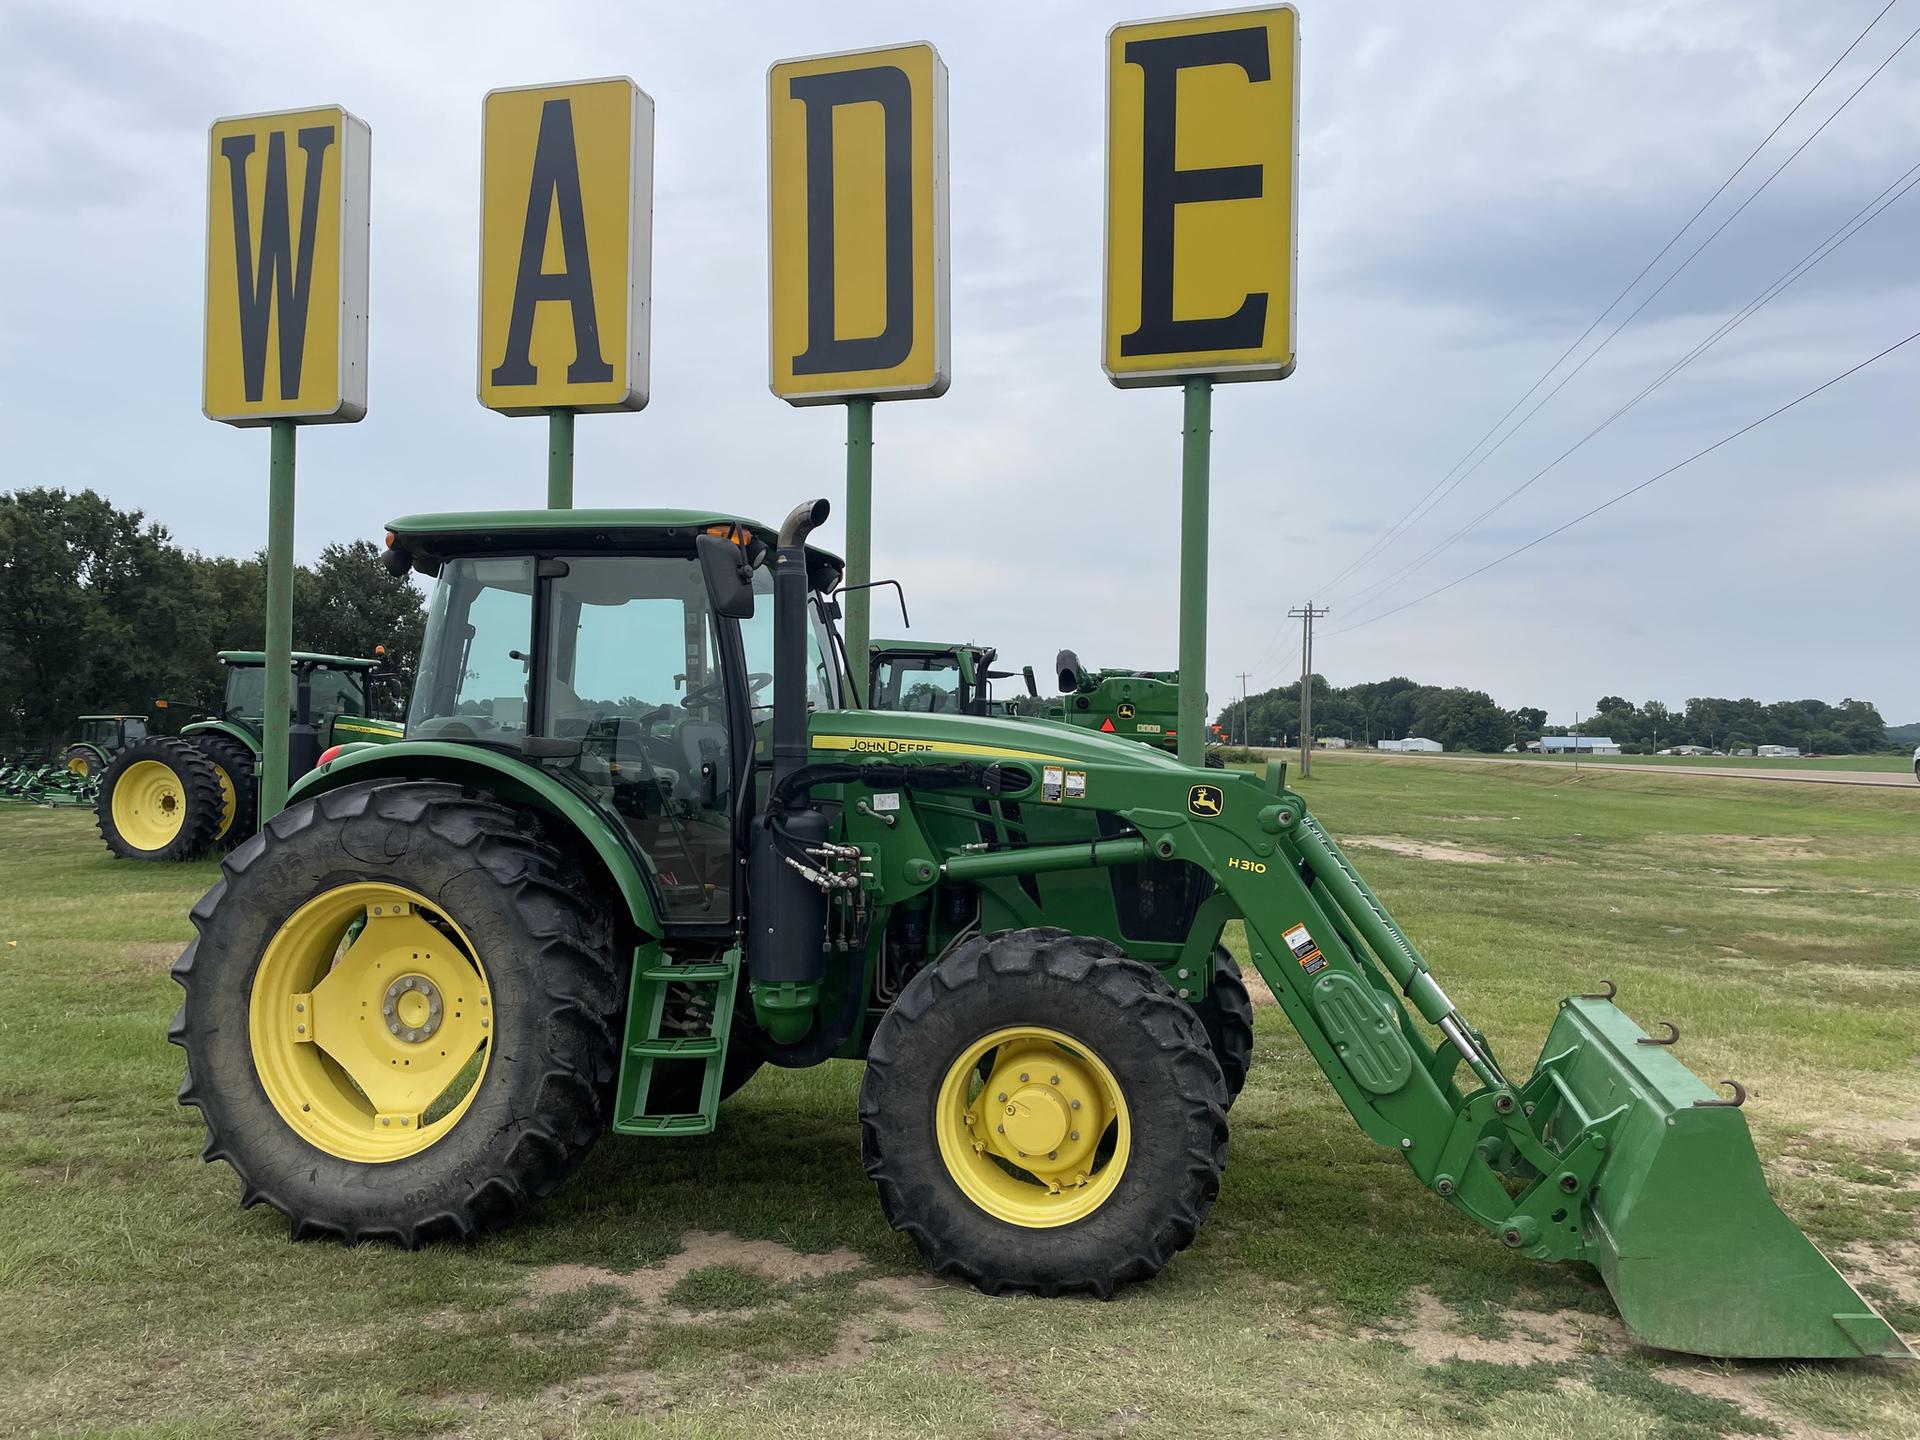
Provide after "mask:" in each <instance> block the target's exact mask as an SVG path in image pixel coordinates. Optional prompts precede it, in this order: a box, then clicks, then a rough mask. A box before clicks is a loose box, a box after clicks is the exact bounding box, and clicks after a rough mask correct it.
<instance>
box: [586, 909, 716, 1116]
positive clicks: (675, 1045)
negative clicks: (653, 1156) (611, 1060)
mask: <svg viewBox="0 0 1920 1440" xmlns="http://www.w3.org/2000/svg"><path fill="white" fill-rule="evenodd" d="M650 948H651V947H650ZM739 978H740V952H739V951H738V950H737V949H736V950H728V951H726V952H725V953H724V954H723V955H722V956H721V957H720V958H719V959H718V960H715V961H711V962H707V963H703V964H674V963H672V962H671V961H668V960H666V959H665V958H664V957H662V956H661V955H660V954H659V952H658V951H657V950H656V951H653V952H652V954H651V955H650V956H647V957H645V958H642V957H636V961H635V964H634V969H633V988H632V991H631V992H630V994H629V997H628V1001H627V1014H628V1015H629V1016H634V1017H643V1018H644V1019H645V1022H646V1028H645V1030H644V1031H642V1032H640V1033H642V1034H643V1035H644V1036H645V1038H644V1039H641V1040H637V1041H635V1042H634V1043H632V1044H630V1045H628V1046H627V1048H626V1052H625V1053H624V1054H623V1055H622V1056H621V1057H620V1082H619V1085H618V1087H617V1089H616V1091H615V1100H614V1112H613V1128H614V1130H615V1132H616V1133H618V1134H621V1135H709V1134H712V1133H713V1126H714V1116H715V1115H716V1114H717V1113H718V1112H719V1109H720V1081H721V1077H722V1076H723V1075H724V1074H725V1072H726V1066H727V1037H728V1035H729V1034H730V1033H731V1030H732V1027H733V1003H734V997H735V995H736V993H737V992H738V989H739ZM675 985H684V986H690V987H692V988H693V989H694V990H696V991H699V990H711V991H712V992H713V1006H712V1009H711V1010H710V1011H709V1012H708V1014H709V1015H710V1017H711V1020H710V1027H711V1028H710V1029H709V1030H708V1031H707V1032H706V1033H705V1034H700V1033H697V1032H695V1033H673V1034H663V1033H662V1032H661V1023H662V1021H663V1020H664V1019H665V1016H666V1008H667V992H668V990H669V989H671V988H672V987H673V986H675ZM630 1033H631V1031H630ZM662 1061H667V1062H670V1063H674V1064H683V1065H699V1066H701V1067H702V1073H701V1080H700V1108H699V1109H698V1110H696V1111H677V1112H675V1111H659V1110H649V1109H648V1108H647V1102H648V1099H649V1098H650V1092H651V1091H652V1089H653V1079H654V1068H655V1066H657V1065H658V1064H660V1063H661V1062H662Z"/></svg>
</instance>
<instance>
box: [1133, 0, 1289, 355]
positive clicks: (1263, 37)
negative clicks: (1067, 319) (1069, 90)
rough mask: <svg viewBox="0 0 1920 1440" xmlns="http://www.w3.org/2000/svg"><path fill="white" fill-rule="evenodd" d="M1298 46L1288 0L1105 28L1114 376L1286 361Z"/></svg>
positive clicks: (1287, 351)
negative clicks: (1287, 3)
mask: <svg viewBox="0 0 1920 1440" xmlns="http://www.w3.org/2000/svg"><path fill="white" fill-rule="evenodd" d="M1299 54H1300V28H1299V23H1298V17H1297V16H1296V15H1295V14H1294V11H1293V7H1292V6H1290V5H1281V6H1275V7H1273V8H1270V9H1259V10H1235V11H1227V12H1224V13H1220V14H1214V15H1186V16H1182V17H1181V18H1179V19H1177V20H1155V21H1147V22H1144V23H1141V24H1134V25H1116V26H1115V27H1114V28H1113V29H1112V30H1111V31H1109V32H1108V35H1107V273H1106V318H1105V337H1104V341H1103V344H1102V357H1101V358H1102V362H1103V363H1104V365H1105V366H1106V371H1107V376H1108V378H1109V379H1111V380H1112V381H1113V383H1114V384H1116V385H1122V386H1131V385H1177V384H1179V383H1180V382H1181V381H1182V380H1184V379H1186V378H1187V377H1189V376H1207V377H1210V378H1212V379H1214V380H1279V379H1283V378H1285V377H1286V376H1287V375H1289V374H1291V373H1292V371H1293V364H1294V333H1293V318H1294V317H1293V311H1294V304H1293V291H1294V250H1295V238H1294V237H1295V227H1294V211H1295V208H1296V207H1295V193H1296V192H1295V185H1294V176H1295V173H1296V171H1297V165H1296V159H1297V155H1298V150H1297V146H1296V140H1295V137H1296V133H1297V131H1298V128H1299V127H1298V104H1297V100H1298V96H1299V89H1300V87H1299Z"/></svg>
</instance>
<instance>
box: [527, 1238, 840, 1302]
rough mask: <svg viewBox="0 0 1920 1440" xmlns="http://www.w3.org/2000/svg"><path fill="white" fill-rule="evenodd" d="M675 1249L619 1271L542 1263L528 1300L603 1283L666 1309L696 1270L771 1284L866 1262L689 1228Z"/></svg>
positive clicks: (816, 1277)
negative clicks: (677, 1250)
mask: <svg viewBox="0 0 1920 1440" xmlns="http://www.w3.org/2000/svg"><path fill="white" fill-rule="evenodd" d="M680 1244H681V1250H680V1253H679V1254H678V1255H672V1256H669V1257H668V1258H667V1259H665V1260H662V1261H661V1262H660V1263H659V1264H658V1265H651V1266H648V1267H647V1268H646V1269H644V1270H635V1271H631V1272H628V1273H625V1274H623V1273H621V1272H619V1271H615V1270H605V1269H602V1268H601V1267H600V1266H598V1265H573V1264H568V1265H547V1266H543V1267H541V1268H540V1269H538V1270H536V1271H534V1272H533V1279H532V1280H531V1282H530V1283H529V1284H528V1286H527V1292H526V1298H527V1300H528V1302H530V1303H533V1302H539V1301H542V1300H546V1299H549V1298H551V1297H552V1296H555V1295H564V1294H568V1293H570V1292H572V1291H575V1290H585V1289H588V1288H590V1287H592V1286H595V1285H605V1286H609V1287H611V1288H612V1289H615V1290H618V1291H619V1292H620V1293H621V1294H622V1295H624V1296H625V1297H626V1298H627V1299H628V1300H630V1301H632V1302H633V1303H634V1304H635V1305H641V1306H647V1307H650V1308H657V1309H660V1310H661V1311H663V1312H664V1311H666V1310H668V1309H670V1308H673V1307H669V1306H668V1304H667V1296H668V1293H669V1292H670V1291H672V1290H673V1289H674V1288H675V1287H676V1286H678V1285H680V1284H681V1282H683V1281H685V1280H686V1279H687V1277H688V1276H690V1275H692V1274H693V1273H694V1272H695V1271H696V1270H716V1269H723V1268H724V1269H733V1270H741V1271H746V1272H748V1273H750V1274H753V1275H756V1276H758V1277H759V1278H760V1279H761V1280H763V1281H766V1282H768V1283H769V1284H770V1285H772V1286H780V1285H789V1284H792V1283H794V1282H795V1281H801V1280H819V1279H822V1278H824V1277H825V1276H828V1275H845V1274H848V1273H850V1272H852V1271H855V1270H861V1269H864V1268H866V1264H867V1262H866V1260H865V1259H864V1258H863V1257H861V1256H859V1255H856V1254H854V1253H853V1251H851V1250H829V1251H827V1252H826V1253H825V1254H822V1255H803V1254H801V1253H800V1252H799V1251H798V1250H790V1249H788V1248H787V1247H786V1246H785V1245H780V1244H776V1243H775V1242H774V1241H771V1240H742V1239H741V1238H740V1237H739V1236H737V1235H721V1234H716V1233H714V1232H712V1231H707V1230H689V1231H687V1232H686V1234H684V1235H682V1236H681V1237H680Z"/></svg>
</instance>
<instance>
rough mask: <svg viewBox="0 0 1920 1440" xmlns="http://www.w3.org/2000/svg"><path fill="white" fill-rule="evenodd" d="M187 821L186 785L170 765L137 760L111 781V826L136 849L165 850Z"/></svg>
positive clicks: (155, 761)
mask: <svg viewBox="0 0 1920 1440" xmlns="http://www.w3.org/2000/svg"><path fill="white" fill-rule="evenodd" d="M186 823H187V787H186V786H184V785H182V784H181V783H180V777H179V776H178V775H176V774H174V772H173V767H172V766H170V765H163V764H162V763H161V762H160V761H158V760H136V761H134V762H133V764H131V765H129V766H128V767H127V768H126V769H125V770H122V771H121V772H120V778H119V779H118V780H116V781H114V784H113V828H114V829H116V830H118V831H119V832H120V838H121V839H122V840H124V841H126V842H127V844H129V845H131V846H132V847H133V848H134V849H136V850H164V849H166V848H167V846H169V845H171V844H172V843H173V841H174V839H175V837H177V836H178V835H179V834H180V827H181V826H182V825H184V824H186Z"/></svg>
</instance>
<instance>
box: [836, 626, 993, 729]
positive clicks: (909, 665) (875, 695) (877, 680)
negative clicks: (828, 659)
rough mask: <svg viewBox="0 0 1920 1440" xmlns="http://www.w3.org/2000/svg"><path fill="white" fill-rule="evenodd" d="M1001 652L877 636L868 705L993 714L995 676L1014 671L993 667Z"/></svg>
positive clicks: (950, 713) (936, 642)
mask: <svg viewBox="0 0 1920 1440" xmlns="http://www.w3.org/2000/svg"><path fill="white" fill-rule="evenodd" d="M999 653H1000V652H999V651H997V650H995V649H994V648H993V647H992V646H990V645H971V644H946V643H943V642H941V641H937V640H876V641H874V642H873V650H872V659H871V663H870V665H869V667H868V685H869V688H868V691H867V700H868V706H869V708H871V709H874V710H919V711H924V712H926V713H928V714H937V715H938V714H944V715H990V714H992V713H993V682H994V681H995V680H1005V679H1008V678H1010V677H1011V673H1012V672H1010V671H1005V670H995V669H994V668H993V662H994V660H995V659H996V658H997V657H998V656H999Z"/></svg>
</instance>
